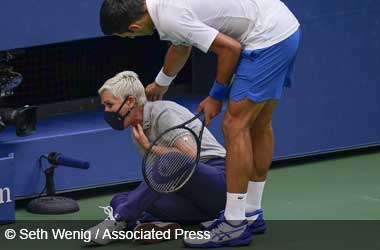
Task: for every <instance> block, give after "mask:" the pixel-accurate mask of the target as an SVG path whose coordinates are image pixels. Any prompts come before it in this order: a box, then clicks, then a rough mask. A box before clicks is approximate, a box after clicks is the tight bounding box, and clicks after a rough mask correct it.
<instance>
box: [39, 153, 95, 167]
mask: <svg viewBox="0 0 380 250" xmlns="http://www.w3.org/2000/svg"><path fill="white" fill-rule="evenodd" d="M47 159H48V161H49V163H50V164H53V165H57V166H58V165H59V166H66V167H72V168H81V169H88V168H89V167H90V163H89V162H88V161H81V160H77V159H73V158H70V157H66V156H63V155H62V154H60V153H56V152H52V153H49V155H48V156H47Z"/></svg>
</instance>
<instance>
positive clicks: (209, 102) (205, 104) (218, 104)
mask: <svg viewBox="0 0 380 250" xmlns="http://www.w3.org/2000/svg"><path fill="white" fill-rule="evenodd" d="M222 105H223V102H222V101H218V100H215V99H214V98H212V97H211V96H208V97H206V98H205V99H204V100H203V101H202V102H201V103H200V104H199V106H198V112H203V114H204V116H205V125H206V126H208V125H210V121H211V119H212V118H214V117H215V116H217V115H218V114H219V113H220V111H221V110H222Z"/></svg>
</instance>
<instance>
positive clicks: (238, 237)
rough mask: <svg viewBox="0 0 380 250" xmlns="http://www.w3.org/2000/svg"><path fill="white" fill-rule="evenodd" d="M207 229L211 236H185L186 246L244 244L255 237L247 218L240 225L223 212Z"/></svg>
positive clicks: (201, 246) (247, 243)
mask: <svg viewBox="0 0 380 250" xmlns="http://www.w3.org/2000/svg"><path fill="white" fill-rule="evenodd" d="M207 231H209V232H210V234H209V236H210V237H205V236H206V234H203V237H194V238H188V239H186V238H185V239H184V244H185V246H187V247H194V248H206V247H223V246H243V245H249V244H250V243H251V241H252V239H253V237H252V235H251V233H250V232H249V229H248V222H247V220H244V221H242V222H241V223H240V224H239V225H232V224H230V223H229V222H228V221H227V220H226V219H225V218H224V215H223V214H221V215H220V217H219V219H217V220H216V221H215V222H214V223H212V226H211V227H210V228H209V230H207Z"/></svg>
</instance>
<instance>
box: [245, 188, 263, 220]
mask: <svg viewBox="0 0 380 250" xmlns="http://www.w3.org/2000/svg"><path fill="white" fill-rule="evenodd" d="M264 186H265V181H261V182H254V181H250V182H249V183H248V192H247V205H246V207H245V211H246V212H247V213H252V212H253V211H256V210H257V209H260V208H261V197H262V196H263V191H264Z"/></svg>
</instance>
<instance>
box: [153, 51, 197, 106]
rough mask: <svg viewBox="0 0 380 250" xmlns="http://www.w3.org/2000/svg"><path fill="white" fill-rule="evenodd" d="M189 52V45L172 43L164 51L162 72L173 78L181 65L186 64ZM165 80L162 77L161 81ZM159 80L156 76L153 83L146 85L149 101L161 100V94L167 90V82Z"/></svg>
mask: <svg viewBox="0 0 380 250" xmlns="http://www.w3.org/2000/svg"><path fill="white" fill-rule="evenodd" d="M190 53H191V47H190V46H182V45H174V44H172V45H171V46H170V48H169V49H168V51H167V52H166V56H165V62H164V67H163V69H162V72H163V73H164V74H165V75H166V76H168V77H170V78H174V77H175V76H176V75H177V74H178V72H179V71H181V69H182V68H183V66H184V65H185V64H186V61H187V59H188V58H189V56H190ZM160 74H162V73H160ZM164 78H166V77H164ZM165 80H166V79H163V80H162V81H165ZM159 81H160V78H159V77H158V78H156V80H155V81H154V82H153V83H151V84H149V85H148V86H147V87H146V95H147V98H148V100H150V101H155V100H161V99H162V97H163V95H164V94H165V93H166V91H167V90H168V86H165V85H167V84H166V83H165V82H159ZM162 85H164V86H162Z"/></svg>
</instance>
